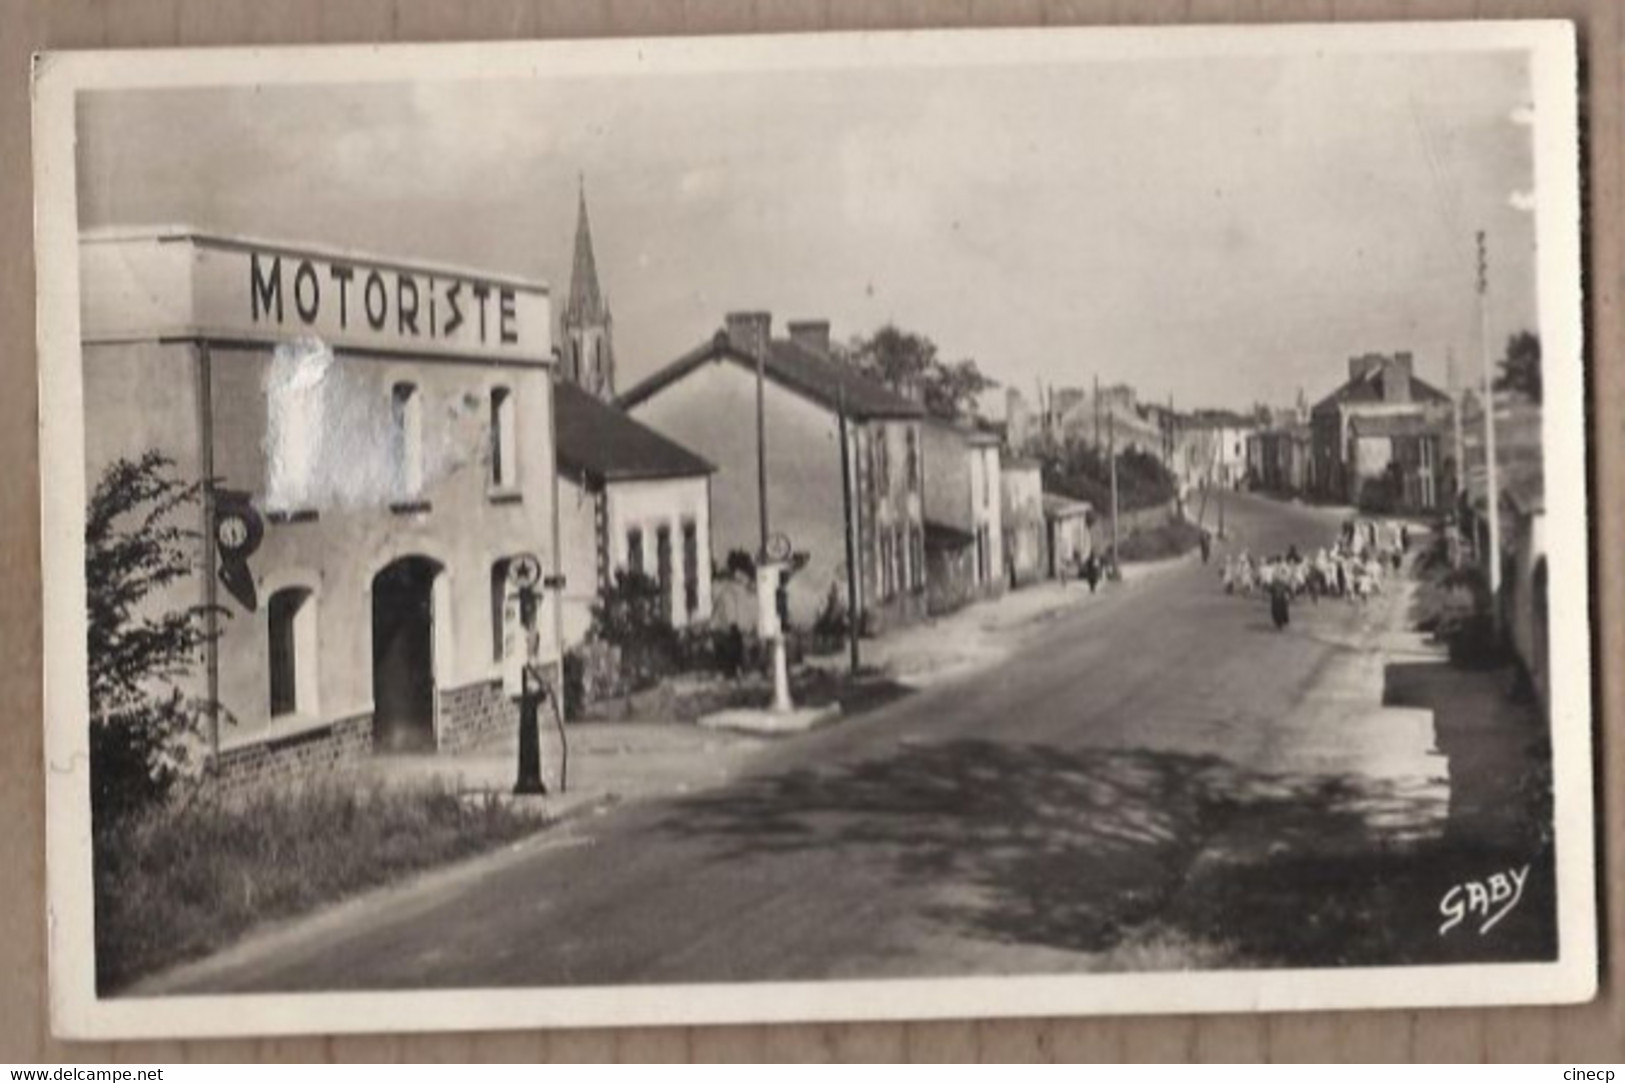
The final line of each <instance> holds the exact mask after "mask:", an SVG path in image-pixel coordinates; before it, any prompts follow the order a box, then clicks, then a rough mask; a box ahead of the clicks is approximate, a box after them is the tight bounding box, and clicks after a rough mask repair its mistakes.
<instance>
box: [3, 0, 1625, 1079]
mask: <svg viewBox="0 0 1625 1083" xmlns="http://www.w3.org/2000/svg"><path fill="white" fill-rule="evenodd" d="M1536 16H1539V17H1556V18H1569V19H1574V20H1576V21H1577V22H1578V23H1579V25H1580V37H1581V50H1582V73H1583V78H1584V80H1585V87H1584V93H1585V95H1586V100H1587V103H1588V118H1587V123H1588V148H1587V156H1588V160H1587V168H1588V171H1589V191H1588V207H1587V213H1588V214H1590V215H1591V219H1590V222H1589V225H1588V229H1587V243H1588V250H1587V259H1588V270H1589V276H1590V281H1589V283H1588V287H1589V290H1590V293H1591V295H1590V297H1589V298H1588V305H1587V309H1588V318H1589V328H1588V331H1589V337H1590V341H1591V344H1592V348H1591V357H1592V372H1591V377H1592V395H1593V402H1594V419H1595V420H1594V426H1595V429H1594V431H1595V435H1596V447H1597V454H1596V459H1595V471H1596V473H1595V492H1596V497H1595V501H1596V504H1595V511H1594V522H1595V523H1596V524H1597V529H1598V531H1599V543H1598V545H1597V549H1596V551H1597V553H1598V591H1599V598H1600V602H1601V608H1602V609H1605V610H1606V611H1607V613H1608V616H1609V618H1610V619H1609V620H1607V621H1606V622H1605V624H1604V626H1603V627H1602V629H1601V632H1600V644H1599V647H1598V653H1597V658H1598V668H1599V669H1600V670H1602V671H1604V676H1603V680H1602V688H1603V695H1602V700H1601V702H1600V703H1599V718H1600V719H1601V720H1606V721H1603V722H1599V727H1598V736H1599V760H1600V761H1601V762H1602V764H1603V781H1602V784H1601V785H1600V787H1599V796H1600V798H1601V802H1600V811H1599V823H1600V825H1601V827H1602V838H1601V845H1602V847H1603V848H1604V850H1605V853H1606V862H1607V863H1606V869H1605V870H1604V875H1603V877H1602V882H1603V884H1604V894H1605V899H1604V906H1605V908H1606V915H1605V919H1604V921H1605V926H1606V928H1605V929H1604V932H1603V938H1602V939H1603V943H1604V951H1605V952H1606V954H1607V958H1606V959H1605V960H1604V963H1603V969H1604V976H1603V992H1602V996H1601V998H1600V999H1599V1000H1597V1001H1596V1002H1594V1003H1592V1004H1589V1005H1584V1006H1580V1007H1573V1008H1562V1009H1542V1008H1534V1009H1497V1010H1483V1011H1480V1010H1461V1011H1383V1012H1345V1013H1332V1014H1315V1015H1305V1014H1282V1015H1268V1016H1208V1017H1189V1016H1179V1017H1157V1018H1133V1019H1082V1020H1070V1019H1066V1020H1031V1021H1025V1020H1023V1021H982V1022H975V1021H971V1022H962V1023H929V1024H924V1023H922V1024H863V1025H842V1026H824V1025H816V1026H773V1027H703V1028H666V1029H628V1030H598V1031H534V1032H510V1033H501V1034H477V1035H468V1034H460V1035H423V1036H411V1037H345V1038H322V1037H316V1038H308V1039H293V1040H278V1041H256V1040H243V1041H221V1042H153V1043H120V1044H113V1045H89V1044H63V1043H59V1042H57V1041H55V1040H54V1039H52V1037H51V1036H50V1028H49V1022H48V1019H47V1013H46V994H45V974H46V961H45V937H44V928H45V908H44V872H45V854H44V848H45V844H44V838H45V827H44V784H43V774H44V772H43V766H42V752H41V724H40V718H41V699H40V696H41V692H40V583H39V475H38V446H37V442H36V439H35V423H36V420H37V406H36V398H35V365H34V347H33V340H34V320H33V304H34V283H33V265H32V229H31V222H32V211H31V200H32V187H31V182H30V172H29V117H28V94H27V87H28V64H29V56H30V53H31V52H33V51H34V50H37V49H46V48H52V49H61V48H101V47H150V46H173V45H216V44H265V45H271V44H298V43H313V42H391V41H449V40H460V39H461V40H483V39H495V38H569V37H602V36H617V37H618V36H631V35H671V34H704V33H746V32H766V31H819V30H846V29H863V28H877V29H879V28H886V29H890V28H917V27H949V26H1067V25H1112V24H1124V23H1141V24H1145V23H1234V22H1243V23H1254V22H1282V21H1288V22H1313V21H1325V20H1335V21H1370V20H1405V19H1460V18H1474V17H1482V18H1515V17H1536ZM1622 28H1625V14H1622V12H1621V10H1620V6H1619V5H1617V3H1616V0H1556V2H1550V0H1548V2H1543V0H1482V2H1479V3H1473V2H1471V0H1318V2H1317V0H1303V2H1298V0H1212V2H1204V0H1115V2H1113V0H1012V2H1005V0H986V2H977V0H937V2H928V0H920V2H915V3H905V2H900V0H879V2H875V0H794V2H786V3H778V2H771V0H755V2H752V0H325V2H324V0H0V237H3V238H4V240H5V242H6V244H5V249H4V250H5V252H6V256H5V258H4V259H0V464H4V465H3V469H0V701H3V704H4V709H3V711H0V771H3V772H4V776H3V779H0V825H3V830H0V870H3V875H0V900H3V902H0V1061H23V1062H28V1061H42V1062H60V1061H65V1060H66V1061H80V1060H89V1061H99V1060H118V1061H149V1062H150V1061H166V1062H178V1061H190V1060H215V1059H226V1060H244V1059H249V1060H252V1059H263V1060H333V1061H345V1060H382V1061H392V1060H448V1059H451V1060H481V1059H523V1060H580V1059H624V1060H646V1059H659V1060H690V1059H692V1060H738V1059H796V1060H803V1059H838V1060H850V1059H874V1060H939V1059H955V1060H978V1059H980V1060H1101V1059H1107V1060H1176V1059H1194V1060H1204V1059H1220V1060H1237V1059H1269V1060H1305V1059H1307V1060H1324V1059H1355V1060H1391V1059H1414V1060H1440V1059H1442V1060H1453V1061H1459V1060H1466V1061H1474V1060H1538V1061H1553V1060H1561V1061H1563V1062H1565V1063H1570V1064H1583V1063H1585V1062H1595V1061H1601V1060H1614V1061H1617V1060H1620V1059H1621V1058H1625V1002H1622V1000H1621V998H1620V995H1619V990H1618V988H1617V981H1618V979H1619V977H1620V976H1621V974H1622V972H1625V965H1622V964H1625V948H1622V946H1621V942H1622V940H1625V905H1622V898H1625V893H1622V892H1621V890H1620V887H1621V880H1622V875H1625V830H1622V829H1621V827H1622V825H1625V742H1622V741H1621V740H1619V739H1617V738H1618V734H1617V732H1616V733H1615V734H1614V736H1615V738H1616V739H1614V740H1612V741H1610V740H1607V739H1606V738H1607V736H1608V734H1607V731H1608V730H1615V731H1617V729H1618V727H1619V725H1620V719H1621V715H1622V709H1625V699H1622V697H1625V665H1621V664H1620V659H1622V658H1625V651H1622V649H1621V636H1622V634H1625V605H1622V602H1625V596H1622V590H1621V587H1622V583H1625V545H1621V544H1620V542H1621V539H1622V538H1625V531H1622V530H1621V526H1622V523H1621V520H1622V516H1625V484H1622V481H1625V477H1622V475H1625V454H1622V452H1625V441H1622V436H1625V365H1622V361H1625V358H1622V346H1625V334H1622V328H1621V313H1620V300H1621V284H1622V283H1621V271H1622V262H1621V249H1622V244H1625V237H1622V234H1625V214H1622V213H1621V211H1622V204H1621V135H1622V132H1625V128H1622V118H1621V115H1620V113H1621V99H1622V90H1625V67H1622V64H1621V47H1622V44H1625V29H1622ZM1610 658H1611V659H1614V664H1613V665H1612V666H1611V667H1610V666H1608V665H1605V664H1604V662H1603V660H1604V659H1610ZM1610 826H1611V827H1612V830H1609V828H1610Z"/></svg>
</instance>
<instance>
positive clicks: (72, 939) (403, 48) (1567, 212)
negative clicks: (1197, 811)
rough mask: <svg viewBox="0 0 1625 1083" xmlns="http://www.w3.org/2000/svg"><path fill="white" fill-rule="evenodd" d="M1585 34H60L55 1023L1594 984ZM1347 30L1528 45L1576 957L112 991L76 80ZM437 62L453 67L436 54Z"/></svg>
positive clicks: (50, 275)
mask: <svg viewBox="0 0 1625 1083" xmlns="http://www.w3.org/2000/svg"><path fill="white" fill-rule="evenodd" d="M1575 48H1576V45H1575V36H1574V28H1573V26H1572V24H1569V23H1566V22H1485V23H1410V24H1363V25H1343V26H1335V27H1333V26H1308V25H1290V26H1276V27H1225V28H1206V27H1201V28H1198V27H1157V28H1132V29H1127V28H1110V29H1077V30H1073V29H1043V30H1026V29H1019V30H975V31H905V32H877V33H831V34H810V35H775V36H754V37H728V38H666V39H622V40H602V41H569V42H537V43H510V42H505V43H486V44H451V45H391V46H386V47H371V46H314V47H299V48H282V49H258V48H255V49H217V50H151V51H145V52H140V53H134V52H102V53H58V54H46V55H42V56H40V57H37V58H36V65H35V81H34V105H35V112H34V125H35V131H34V136H35V145H34V153H35V182H36V223H35V225H36V258H37V271H38V290H39V301H38V317H39V330H38V342H39V360H40V384H39V386H40V419H41V420H40V448H41V470H42V484H41V493H42V504H43V507H42V515H43V522H42V533H43V538H42V542H43V565H44V566H43V587H44V616H43V628H44V640H45V647H46V650H45V719H44V721H45V729H46V733H45V755H46V764H45V767H46V771H47V795H46V796H47V818H46V834H47V847H48V849H47V856H48V862H47V882H48V892H49V899H48V921H49V930H48V943H49V955H50V972H51V1008H52V1011H51V1015H52V1025H53V1029H54V1030H55V1031H56V1033H58V1034H59V1035H61V1036H63V1037H71V1038H134V1037H170V1036H176V1037H179V1036H187V1037H204V1036H211V1037H212V1036H228V1035H245V1034H264V1035H273V1034H293V1033H312V1032H314V1033H349V1032H400V1031H428V1030H473V1029H492V1028H509V1027H534V1026H632V1025H662V1024H700V1023H727V1022H781V1021H782V1022H788V1021H834V1020H881V1019H886V1020H890V1019H931V1018H968V1017H998V1016H1028V1017H1042V1016H1061V1015H1076V1014H1133V1013H1165V1012H1223V1011H1230V1012H1233V1011H1289V1010H1290V1011H1297V1010H1314V1009H1334V1008H1357V1007H1400V1006H1404V1007H1416V1006H1432V1005H1450V1006H1469V1005H1492V1004H1508V1003H1519V1004H1534V1003H1557V1002H1573V1001H1580V1000H1585V999H1589V998H1590V997H1591V996H1593V995H1594V994H1595V991H1596V984H1597V968H1598V949H1597V929H1596V880H1595V876H1596V866H1595V860H1596V851H1595V843H1594V839H1593V817H1592V793H1593V769H1594V768H1593V757H1592V749H1591V731H1592V670H1591V661H1590V659H1591V644H1592V629H1591V625H1590V622H1589V621H1588V620H1582V619H1578V615H1579V614H1589V613H1590V611H1591V595H1590V590H1589V579H1590V560H1589V552H1588V539H1589V537H1590V529H1589V516H1588V512H1587V500H1588V494H1587V489H1586V477H1587V465H1588V464H1587V458H1586V417H1585V406H1584V373H1583V357H1584V343H1583V341H1582V339H1583V322H1582V298H1581V295H1580V269H1581V246H1580V204H1579V190H1580V189H1579V162H1578V131H1577V127H1576V125H1577V116H1576V110H1575V106H1576V82H1577V69H1576V57H1575ZM1311 49H1312V50H1319V51H1325V52H1360V51H1368V52H1384V53H1423V52H1431V53H1438V52H1451V51H1480V50H1497V49H1504V50H1518V51H1528V52H1529V53H1530V55H1531V56H1532V58H1533V64H1532V75H1531V78H1532V84H1533V87H1534V96H1535V103H1534V104H1535V115H1536V116H1537V118H1539V121H1538V124H1537V127H1536V153H1535V159H1536V173H1537V184H1536V195H1537V200H1538V204H1537V213H1538V219H1537V228H1538V230H1539V234H1538V241H1539V252H1538V257H1537V258H1538V268H1539V280H1538V290H1539V304H1540V312H1541V327H1542V332H1543V336H1544V337H1543V347H1544V354H1545V356H1544V379H1545V385H1546V396H1545V412H1546V416H1545V434H1544V440H1545V472H1546V500H1547V515H1548V518H1549V521H1550V524H1551V531H1550V542H1549V560H1548V565H1549V567H1550V569H1551V572H1550V599H1551V607H1552V612H1553V613H1554V615H1555V618H1556V619H1553V620H1552V621H1551V622H1550V628H1551V637H1552V639H1551V650H1550V657H1551V658H1552V659H1553V673H1552V697H1551V698H1552V718H1551V725H1552V733H1553V740H1552V747H1553V777H1554V803H1555V819H1556V823H1557V843H1556V859H1557V860H1556V870H1557V879H1558V884H1557V888H1558V891H1557V898H1558V919H1559V921H1558V927H1559V958H1558V961H1556V962H1551V963H1519V964H1477V965H1459V966H1435V967H1383V968H1359V969H1337V970H1333V969H1315V970H1240V971H1237V970H1231V971H1216V972H1203V973H1162V974H1102V975H1085V976H1076V977H1060V978H1056V977H1009V978H986V977H974V978H970V977H967V978H942V979H931V980H912V979H911V980H867V981H828V982H816V983H788V984H780V983H752V984H735V985H669V986H642V985H640V986H620V987H590V988H560V989H499V990H487V989H481V990H463V991H433V992H428V991H425V992H371V993H361V994H352V993H344V994H340V993H323V994H308V993H306V994H297V995H258V994H254V995H248V994H243V995H228V996H210V997H170V998H129V997H123V998H117V999H108V1000H100V999H98V998H97V996H96V993H95V981H94V958H93V945H94V937H93V930H92V915H93V907H92V879H91V835H90V808H89V788H88V770H87V765H88V724H87V719H88V717H89V708H88V691H87V688H86V680H85V675H86V673H87V658H86V643H85V622H84V605H83V599H84V592H85V580H84V544H83V525H84V518H83V509H84V504H85V482H84V453H85V452H84V440H83V437H84V418H83V410H82V387H81V373H80V357H79V338H80V334H79V303H78V222H77V202H76V184H75V159H74V144H75V95H76V94H77V92H78V91H80V90H89V89H112V88H134V87H153V86H205V85H226V84H245V83H264V84H289V83H322V82H330V83H353V82H389V81H405V80H414V79H417V80H422V79H426V78H432V79H435V80H443V79H523V78H543V79H546V78H554V77H564V76H572V75H582V74H588V73H594V74H617V75H624V76H628V77H631V76H635V75H648V74H655V73H674V72H681V71H699V70H705V71H718V70H756V69H762V68H781V67H786V66H796V67H802V68H826V69H827V68H839V67H847V66H868V65H878V64H885V65H893V66H940V65H976V64H994V63H1008V62H1011V61H1012V60H1016V59H1019V60H1020V61H1021V62H1023V63H1067V62H1077V61H1082V60H1096V61H1099V60H1104V59H1108V58H1109V59H1111V60H1113V61H1119V62H1123V63H1132V62H1134V61H1135V60H1138V59H1142V58H1148V57H1158V58H1171V57H1181V56H1186V57H1188V56H1204V57H1205V56H1216V55H1226V56H1237V55H1270V54H1289V53H1295V52H1300V51H1303V50H1311ZM426 73H432V75H430V74H426Z"/></svg>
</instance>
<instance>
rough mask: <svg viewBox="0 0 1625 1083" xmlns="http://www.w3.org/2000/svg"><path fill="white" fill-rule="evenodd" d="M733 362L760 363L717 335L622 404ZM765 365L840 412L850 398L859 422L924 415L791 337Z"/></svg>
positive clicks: (776, 343)
mask: <svg viewBox="0 0 1625 1083" xmlns="http://www.w3.org/2000/svg"><path fill="white" fill-rule="evenodd" d="M712 361H730V362H733V363H734V364H738V365H743V366H745V367H746V368H748V369H750V370H752V371H754V370H755V368H756V359H755V358H754V357H752V356H751V355H750V354H747V353H746V352H744V351H743V350H741V349H739V348H738V347H736V346H735V345H734V344H733V343H732V342H731V341H729V339H728V337H727V334H726V333H724V332H718V333H717V335H716V336H715V337H713V338H712V339H711V340H710V341H708V342H705V343H702V344H701V345H700V346H698V347H696V348H695V349H693V350H690V351H689V352H688V353H686V354H684V355H683V356H682V357H679V358H678V359H677V360H675V361H673V362H672V363H671V364H669V365H667V366H666V367H665V368H663V369H661V370H660V371H658V372H656V373H655V374H654V375H652V376H650V377H649V378H648V379H646V380H644V381H643V382H642V383H640V384H638V385H637V386H635V387H633V388H631V389H630V390H628V391H627V392H626V393H624V394H623V395H621V397H620V400H619V401H620V404H621V405H622V406H623V407H626V408H628V409H630V408H631V407H633V406H636V405H637V404H638V403H640V402H643V401H645V400H647V399H649V398H652V397H653V396H654V395H656V394H658V393H659V392H660V391H661V390H662V389H664V388H666V387H668V386H669V385H671V384H673V383H676V382H677V381H678V380H680V379H682V378H683V377H684V376H686V375H688V374H689V373H690V372H692V371H694V370H695V369H697V368H699V367H700V366H701V365H704V364H707V363H708V362H712ZM765 361H766V363H765V365H764V366H763V367H764V370H765V372H766V374H767V376H768V378H769V379H771V380H773V381H775V382H776V383H779V384H782V385H784V386H785V387H788V388H790V389H791V390H793V391H796V392H798V393H800V394H802V395H804V396H806V397H807V398H810V399H812V400H813V401H815V402H817V403H819V404H820V405H822V406H824V407H826V408H828V409H830V410H835V409H837V408H838V406H839V405H840V403H841V399H842V397H843V392H844V398H845V405H846V412H847V415H848V416H849V417H853V418H857V419H860V420H867V419H883V418H908V417H920V416H922V415H923V414H924V413H925V409H924V407H922V406H921V405H920V404H919V403H917V402H914V401H913V400H911V399H907V398H904V397H903V396H902V395H899V394H898V393H897V392H895V391H893V390H892V389H891V388H889V387H887V386H885V385H884V384H882V383H880V382H879V381H877V380H873V379H871V378H870V377H868V376H865V375H864V374H863V373H861V372H859V371H858V370H856V369H854V368H852V367H851V366H850V365H844V364H842V363H841V362H839V361H835V360H832V359H830V358H827V357H821V356H819V355H818V354H816V353H814V352H813V351H812V350H809V349H807V348H806V347H804V346H801V345H800V344H798V343H795V342H792V341H790V340H789V339H774V340H773V341H772V343H771V344H770V345H769V347H768V355H767V358H766V359H765Z"/></svg>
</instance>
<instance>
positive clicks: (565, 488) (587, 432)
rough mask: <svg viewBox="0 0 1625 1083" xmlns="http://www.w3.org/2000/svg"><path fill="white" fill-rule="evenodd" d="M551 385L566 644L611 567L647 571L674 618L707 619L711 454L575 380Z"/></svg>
mask: <svg viewBox="0 0 1625 1083" xmlns="http://www.w3.org/2000/svg"><path fill="white" fill-rule="evenodd" d="M555 394H556V395H557V411H558V417H557V425H558V459H559V535H560V543H559V544H560V549H561V550H562V552H563V557H564V574H565V585H564V594H563V605H564V642H565V645H566V646H567V647H574V646H577V645H579V644H580V643H581V642H582V641H583V640H584V639H585V638H586V637H587V632H588V630H589V629H590V627H591V624H592V607H593V605H594V604H595V603H596V602H597V601H598V598H599V594H600V592H601V591H602V590H603V589H604V588H605V587H607V586H609V585H610V584H611V583H612V582H613V581H614V578H615V576H616V573H618V572H632V573H637V574H641V575H645V576H648V577H649V578H650V579H651V580H653V581H654V583H655V584H656V586H658V588H659V590H660V605H661V614H662V616H664V617H665V619H666V621H667V622H668V623H669V624H671V625H672V627H674V628H685V627H688V626H690V625H695V624H700V623H703V622H705V621H707V620H709V619H710V616H711V522H710V512H711V473H712V469H713V468H712V466H711V464H710V463H708V462H706V461H705V460H704V459H702V458H700V457H699V456H698V455H696V454H694V453H693V452H691V451H689V450H688V449H687V448H684V447H682V446H680V445H678V444H675V443H673V442H672V441H670V440H668V439H666V438H665V437H664V436H662V435H660V434H659V433H658V432H655V431H654V430H653V429H651V428H649V427H648V426H647V425H642V424H639V423H638V422H637V421H635V420H633V419H632V418H630V417H628V416H626V414H624V413H622V412H621V411H620V410H618V409H616V408H615V407H613V406H611V405H609V404H608V403H604V402H600V401H599V400H598V399H597V398H596V397H594V396H593V395H591V394H589V393H588V392H587V391H585V390H583V389H582V388H579V387H577V386H575V385H574V384H571V383H566V382H562V381H561V382H560V383H559V384H558V386H557V388H556V391H555Z"/></svg>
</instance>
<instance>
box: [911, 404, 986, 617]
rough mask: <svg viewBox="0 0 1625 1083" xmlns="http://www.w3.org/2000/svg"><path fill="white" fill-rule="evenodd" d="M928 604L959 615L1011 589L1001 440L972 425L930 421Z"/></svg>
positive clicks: (925, 430) (925, 427) (926, 425)
mask: <svg viewBox="0 0 1625 1083" xmlns="http://www.w3.org/2000/svg"><path fill="white" fill-rule="evenodd" d="M920 432H921V438H922V440H923V446H924V450H925V549H926V581H927V587H928V597H927V605H928V608H929V610H930V611H931V612H932V613H945V612H948V611H950V610H953V609H957V608H959V607H960V606H962V605H965V604H966V603H967V602H970V601H974V600H975V599H977V598H985V597H989V596H992V595H996V594H998V593H999V592H1000V591H1002V590H1003V589H1004V580H1003V577H1002V576H1001V575H1000V568H1001V567H1002V565H1003V544H1004V534H1003V527H1002V508H1001V502H1000V499H999V492H1000V481H999V478H1000V473H1001V453H1000V449H999V438H998V437H997V436H995V435H994V434H992V433H988V432H983V431H981V430H979V429H977V428H974V427H972V426H970V425H965V424H961V423H956V422H950V421H945V420H942V419H940V418H930V419H927V420H925V421H924V422H922V424H921V428H920Z"/></svg>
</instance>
